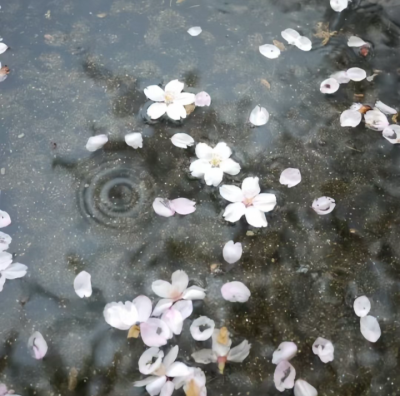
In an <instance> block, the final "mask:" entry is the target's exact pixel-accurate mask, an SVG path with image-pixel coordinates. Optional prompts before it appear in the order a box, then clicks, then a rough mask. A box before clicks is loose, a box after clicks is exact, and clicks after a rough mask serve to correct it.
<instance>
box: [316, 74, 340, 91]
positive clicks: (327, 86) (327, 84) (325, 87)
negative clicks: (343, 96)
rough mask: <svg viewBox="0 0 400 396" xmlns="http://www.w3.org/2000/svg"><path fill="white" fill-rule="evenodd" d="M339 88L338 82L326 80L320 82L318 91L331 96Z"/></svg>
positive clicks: (330, 79) (332, 79)
mask: <svg viewBox="0 0 400 396" xmlns="http://www.w3.org/2000/svg"><path fill="white" fill-rule="evenodd" d="M339 87H340V84H339V83H338V81H337V80H336V79H334V78H332V77H331V78H328V79H326V80H324V81H322V83H321V86H320V88H319V90H320V91H321V92H322V93H324V94H333V93H335V92H336V91H337V90H338V89H339Z"/></svg>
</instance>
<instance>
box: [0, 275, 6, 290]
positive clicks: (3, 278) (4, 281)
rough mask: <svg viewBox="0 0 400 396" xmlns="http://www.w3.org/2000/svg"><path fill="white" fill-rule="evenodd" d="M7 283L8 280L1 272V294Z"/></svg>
mask: <svg viewBox="0 0 400 396" xmlns="http://www.w3.org/2000/svg"><path fill="white" fill-rule="evenodd" d="M5 283H6V278H5V277H4V276H2V275H1V272H0V292H1V291H3V286H4V284H5Z"/></svg>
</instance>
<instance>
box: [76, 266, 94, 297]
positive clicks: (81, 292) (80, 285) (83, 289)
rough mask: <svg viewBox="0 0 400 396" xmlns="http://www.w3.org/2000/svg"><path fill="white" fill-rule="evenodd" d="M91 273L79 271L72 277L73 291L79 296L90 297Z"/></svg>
mask: <svg viewBox="0 0 400 396" xmlns="http://www.w3.org/2000/svg"><path fill="white" fill-rule="evenodd" d="M91 278H92V277H91V275H90V274H89V273H88V272H86V271H82V272H80V273H79V274H78V275H77V276H76V277H75V279H74V289H75V293H76V294H77V295H78V296H79V297H80V298H83V297H90V296H91V295H92V283H91Z"/></svg>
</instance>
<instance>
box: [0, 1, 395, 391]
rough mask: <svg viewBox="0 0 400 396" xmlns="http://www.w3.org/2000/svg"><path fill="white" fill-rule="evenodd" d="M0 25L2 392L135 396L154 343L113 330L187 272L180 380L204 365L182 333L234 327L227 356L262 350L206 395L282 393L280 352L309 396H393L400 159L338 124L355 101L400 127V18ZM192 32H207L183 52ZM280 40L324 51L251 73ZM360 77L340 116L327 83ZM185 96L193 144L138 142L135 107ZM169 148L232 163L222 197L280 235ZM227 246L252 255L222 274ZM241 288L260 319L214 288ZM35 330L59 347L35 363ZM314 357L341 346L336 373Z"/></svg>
mask: <svg viewBox="0 0 400 396" xmlns="http://www.w3.org/2000/svg"><path fill="white" fill-rule="evenodd" d="M1 6H2V8H1V11H0V21H1V26H0V33H1V36H2V37H3V38H4V42H6V43H7V44H8V45H9V46H10V47H11V49H10V50H9V51H7V52H6V53H4V54H2V55H1V57H0V60H1V62H2V63H3V65H4V64H6V65H8V66H9V67H10V69H11V74H10V76H9V77H8V79H7V80H6V81H5V82H3V83H1V85H0V106H1V130H0V168H5V174H4V175H0V189H1V191H2V193H1V202H0V208H1V209H2V210H6V211H7V212H9V213H10V215H11V217H12V219H13V223H12V225H11V226H9V227H8V228H7V229H5V230H3V231H6V232H7V233H8V234H10V235H11V236H12V237H13V242H12V245H11V248H10V252H12V253H15V255H16V257H17V259H18V261H20V262H22V263H25V264H27V265H28V266H29V272H28V275H27V276H26V277H25V278H22V279H19V280H15V281H7V283H6V285H5V286H4V290H3V292H2V293H1V294H0V382H5V383H7V384H8V385H9V387H10V388H14V389H15V390H16V392H17V393H18V394H21V395H25V396H28V395H68V394H70V395H88V396H89V395H118V396H123V395H139V394H144V393H145V391H144V389H143V388H134V387H133V386H132V383H133V381H134V380H137V379H139V378H140V374H139V371H138V367H137V361H138V358H139V356H140V355H141V353H142V352H143V350H144V349H145V348H144V346H143V344H142V342H141V341H140V340H127V339H126V332H123V331H119V330H116V329H112V328H110V327H109V326H108V325H107V324H106V323H105V321H104V318H103V314H102V311H103V308H104V306H105V304H106V303H107V302H111V301H120V300H122V301H125V300H132V299H133V298H134V297H135V296H137V295H138V294H142V293H143V294H146V295H148V296H150V298H152V299H153V301H157V299H156V296H155V295H154V293H153V292H152V290H151V282H152V281H154V280H156V279H169V278H170V275H171V273H172V272H173V271H174V270H177V269H183V270H185V271H186V272H187V273H188V275H189V277H190V279H191V283H193V284H197V285H199V286H202V287H205V288H206V289H207V297H206V299H205V300H204V301H200V302H195V304H194V307H195V309H194V313H193V314H192V316H191V318H190V319H188V320H186V322H185V324H184V331H183V333H182V335H181V336H178V337H176V338H175V339H174V340H172V342H171V343H170V344H172V345H174V344H175V343H178V344H179V345H180V354H179V359H180V360H181V361H183V362H185V363H188V364H194V362H193V361H192V360H191V358H190V355H191V353H193V352H194V351H195V350H197V349H199V348H201V347H202V346H203V344H202V343H196V342H195V341H194V340H193V339H192V338H191V335H190V332H189V326H190V323H191V321H192V320H193V319H194V318H196V317H198V316H199V315H201V314H205V315H207V316H209V317H211V318H213V319H214V320H215V322H216V325H217V326H218V327H220V326H223V325H225V326H228V328H229V329H230V331H231V332H232V334H233V340H234V345H235V344H236V343H238V342H240V341H241V340H243V339H245V338H247V339H249V340H250V342H251V343H252V345H253V347H252V350H251V353H250V356H249V357H248V358H247V359H246V360H245V361H244V363H243V364H230V365H229V366H227V369H226V373H225V375H223V376H222V375H220V374H218V370H217V367H216V365H208V366H204V370H205V372H206V375H207V380H208V384H207V388H208V393H209V395H211V396H214V395H260V394H265V395H267V394H268V395H271V396H272V395H279V394H281V393H280V392H278V391H277V390H276V389H275V387H274V383H273V372H274V369H275V366H274V365H273V364H272V363H271V356H272V352H273V350H274V349H275V348H276V346H277V345H278V344H279V343H280V342H281V341H285V340H292V341H294V342H296V343H297V345H298V346H299V350H300V352H299V354H298V355H297V357H296V358H294V359H293V361H292V364H293V365H294V366H295V367H296V370H297V378H304V379H307V381H309V382H310V383H312V384H313V385H314V386H315V387H316V388H317V389H318V390H319V395H322V396H330V395H341V396H378V395H379V396H382V395H385V396H386V395H388V396H389V395H391V396H395V395H399V394H400V378H399V376H398V370H399V367H398V362H399V359H400V356H399V345H400V343H399V331H400V329H399V320H400V317H399V314H400V311H399V308H398V307H399V303H400V282H399V272H400V271H399V268H400V267H399V266H400V260H399V255H400V248H399V243H398V236H399V233H400V225H399V220H398V219H399V215H400V204H399V198H400V184H399V180H400V171H399V166H400V156H399V147H397V146H393V145H391V144H389V143H388V142H387V141H386V140H385V139H383V138H382V136H381V134H380V133H379V132H373V131H371V130H367V129H365V127H364V126H363V125H360V126H359V127H357V128H354V129H350V128H341V127H340V124H339V115H340V113H341V112H342V111H343V110H345V109H346V108H348V107H349V106H350V105H351V103H353V101H363V102H364V103H371V104H373V103H374V102H375V100H376V99H377V98H379V99H380V100H382V101H384V102H385V103H387V104H389V105H391V106H393V107H397V108H399V105H400V101H399V95H400V88H399V80H400V77H399V75H400V69H399V67H400V66H399V63H398V59H399V56H400V51H399V44H400V43H399V41H400V39H399V37H400V3H399V1H398V0H383V1H379V0H375V1H372V0H371V1H367V0H360V1H354V2H353V4H352V6H351V7H350V9H348V10H346V11H344V12H342V13H340V14H338V13H335V12H333V11H332V10H331V8H330V6H329V1H328V0H323V1H322V0H318V1H314V0H308V1H293V0H280V1H276V0H249V1H239V0H237V1H233V0H227V1H220V0H202V1H199V0H184V1H181V2H178V3H177V2H176V0H172V1H171V2H169V0H164V1H163V0H157V1H155V0H146V1H138V0H114V1H111V0H109V1H105V0H101V1H99V0H96V1H94V0H87V1H84V2H83V1H77V0H75V1H72V0H65V1H62V2H58V1H48V0H40V1H39V0H37V1H32V0H30V1H22V0H14V1H12V2H11V1H9V2H2V4H1ZM320 22H322V23H329V26H330V31H331V32H334V31H336V32H337V34H336V35H333V36H332V37H330V40H329V42H328V43H327V44H326V45H322V44H321V43H322V40H323V38H319V37H314V36H313V35H314V34H315V33H316V27H317V24H318V23H320ZM191 26H201V27H202V28H203V33H202V34H201V35H200V36H198V37H191V36H189V35H188V34H187V33H186V30H187V29H188V28H189V27H191ZM288 27H291V28H295V29H297V30H299V31H300V32H301V33H302V34H303V35H305V36H307V37H309V38H311V39H312V41H313V50H312V51H311V52H301V51H299V50H297V49H296V48H294V47H290V46H288V45H287V46H286V47H287V51H284V52H283V53H282V54H281V56H280V57H279V58H278V59H276V60H269V59H266V58H264V57H263V56H261V55H260V54H259V52H258V46H259V45H261V44H265V43H271V42H272V40H273V39H276V40H279V41H283V39H282V38H281V37H280V31H281V30H283V29H285V28H288ZM325 32H326V30H325ZM351 34H356V35H358V36H360V37H362V38H363V39H364V40H366V41H369V42H371V43H373V50H372V51H371V52H370V54H369V55H368V56H367V57H366V58H364V57H362V56H361V55H360V54H359V53H358V51H357V50H354V49H352V48H349V47H348V46H347V44H346V43H347V37H348V36H349V35H351ZM289 47H290V48H289ZM354 66H359V67H362V68H365V69H366V70H367V72H368V74H372V73H373V71H374V70H379V72H377V73H379V75H378V77H376V78H375V80H374V81H373V82H372V83H369V82H367V81H362V82H358V83H353V82H351V83H349V84H347V85H342V86H341V88H340V90H339V91H338V92H337V93H336V94H335V95H332V96H326V95H322V94H321V93H320V92H319V84H320V82H321V81H322V80H324V79H325V78H327V77H328V76H329V75H330V74H331V73H332V72H335V71H337V70H344V69H347V68H349V67H354ZM175 78H179V79H180V80H182V81H184V82H185V83H186V84H187V86H189V87H190V88H188V90H189V91H190V90H191V89H192V91H193V92H198V91H202V90H205V91H207V92H208V93H210V95H211V97H212V105H211V107H210V108H207V107H206V108H197V109H196V110H195V112H194V113H193V114H192V115H190V116H189V117H188V118H187V119H186V120H185V121H184V122H183V123H172V122H165V121H162V122H157V123H153V124H148V123H147V122H145V121H144V119H143V117H142V113H143V112H142V109H143V106H144V105H145V103H146V98H145V95H144V94H143V89H144V88H145V87H146V86H148V85H150V84H164V83H166V82H168V81H170V80H171V79H175ZM262 80H266V81H268V83H269V84H270V88H268V87H267V86H266V84H265V82H263V81H262ZM355 94H358V95H364V96H354V95H355ZM257 104H261V105H262V106H265V107H266V108H267V109H268V110H269V111H270V113H271V118H270V121H269V123H268V124H267V125H265V126H262V127H258V128H252V127H251V126H250V124H249V123H248V122H247V119H248V115H249V112H250V111H251V109H252V108H253V107H254V106H255V105H257ZM133 131H138V132H142V133H143V136H144V147H143V149H139V150H132V149H131V148H130V147H128V146H126V144H125V142H124V135H125V134H126V133H129V132H133ZM176 132H186V133H189V134H190V135H191V136H193V138H194V139H195V140H196V141H197V142H200V141H203V142H206V143H210V144H215V143H217V142H219V141H225V142H226V143H227V144H228V145H229V146H230V147H232V149H233V150H234V158H235V160H237V161H238V162H240V164H241V166H242V171H241V172H240V173H239V175H238V176H235V177H225V180H226V181H230V182H234V183H239V182H240V181H241V180H242V179H243V178H244V177H246V176H258V177H260V184H261V187H262V191H264V192H274V193H275V194H276V195H277V199H278V206H277V208H276V209H275V210H274V211H273V212H270V213H268V215H267V219H268V222H269V225H268V228H266V229H253V228H252V227H250V226H248V225H247V223H246V222H245V221H244V220H243V221H242V222H238V223H235V224H234V225H232V224H228V223H226V222H225V221H224V220H223V218H222V213H223V209H224V207H225V206H226V201H225V200H223V199H222V198H221V197H220V195H219V193H218V190H217V189H216V188H212V187H208V186H205V185H204V184H203V182H202V181H201V180H198V179H193V178H192V177H191V176H190V175H189V164H190V160H191V159H192V158H193V157H194V150H193V148H191V149H188V150H182V149H179V148H176V147H174V146H173V145H172V144H171V142H170V141H169V138H170V137H171V136H172V135H173V134H174V133H176ZM99 133H106V134H108V135H109V140H110V142H109V143H108V144H107V145H106V146H105V147H104V150H100V151H98V152H96V153H93V154H92V153H89V152H87V151H86V150H85V148H84V146H85V143H86V141H87V139H88V138H89V137H90V136H92V135H94V134H99ZM287 167H296V168H299V169H300V170H301V172H302V176H303V180H302V182H301V184H299V185H298V186H296V187H295V188H292V189H287V188H286V187H284V186H282V185H280V184H279V175H280V173H281V171H282V170H283V169H285V168H287ZM321 195H328V196H331V197H333V198H334V199H335V200H336V202H337V206H336V208H335V210H334V211H333V212H332V213H331V214H330V215H328V216H318V215H316V214H315V213H314V212H313V211H312V209H311V208H310V206H311V203H312V201H313V199H315V198H317V197H319V196H321ZM157 196H160V197H169V198H175V197H178V196H185V197H187V198H190V199H194V200H196V201H197V202H198V204H197V211H196V212H195V213H194V214H192V215H190V216H187V217H180V216H175V217H172V218H168V219H167V218H162V217H158V216H156V215H155V214H154V212H153V209H152V207H151V203H152V201H153V200H154V198H155V197H157ZM249 231H250V232H249ZM230 239H234V240H235V241H240V242H242V244H243V245H244V256H243V258H242V260H241V261H240V262H239V263H237V264H235V265H233V266H230V267H229V268H228V266H227V265H226V264H223V259H222V246H223V245H224V243H225V242H226V241H228V240H230ZM218 263H219V264H220V267H219V271H217V272H212V271H211V270H210V266H211V265H212V264H218ZM82 270H86V271H88V272H89V273H91V275H92V284H93V287H94V293H93V295H92V297H91V298H89V299H80V298H79V297H78V296H77V295H76V294H75V292H74V289H73V286H72V285H73V280H74V277H75V276H76V274H78V273H79V272H80V271H82ZM232 280H242V281H243V282H244V283H246V285H247V286H248V287H249V288H250V290H251V291H252V297H251V299H250V300H249V301H248V303H245V304H232V303H228V302H225V301H224V300H222V298H221V296H220V291H219V289H220V287H221V285H222V284H223V283H225V282H227V281H232ZM362 294H365V295H367V296H369V297H370V299H371V301H372V311H371V313H372V314H373V315H375V316H376V317H377V318H378V319H379V322H380V325H381V328H382V334H383V335H382V337H381V339H380V340H379V341H378V342H377V343H376V344H371V343H369V342H367V341H366V340H365V339H364V338H363V337H362V336H361V334H360V331H359V320H358V318H357V317H356V316H355V315H354V312H353V309H352V304H353V300H354V297H355V296H358V295H362ZM34 330H38V331H40V332H41V333H42V334H43V335H44V337H45V338H46V339H47V341H48V344H49V352H48V354H47V356H46V357H45V359H44V360H43V361H36V360H34V359H32V358H31V357H30V355H29V352H28V351H27V348H26V343H27V340H28V338H29V336H30V334H31V333H32V332H33V331H34ZM318 336H322V337H325V338H328V339H331V340H332V342H333V343H334V345H335V360H334V361H333V362H331V363H329V364H326V365H325V364H323V363H321V361H320V360H319V358H318V357H317V356H315V355H313V354H312V351H311V345H312V343H313V342H314V340H315V339H316V338H317V337H318ZM68 388H70V389H74V390H68ZM179 392H182V391H179ZM179 392H176V394H181V393H179ZM285 394H292V391H287V392H286V393H285Z"/></svg>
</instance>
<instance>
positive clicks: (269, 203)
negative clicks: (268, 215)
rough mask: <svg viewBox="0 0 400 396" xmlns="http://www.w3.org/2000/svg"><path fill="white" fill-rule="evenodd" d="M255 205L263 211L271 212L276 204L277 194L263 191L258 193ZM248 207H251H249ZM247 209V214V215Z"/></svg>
mask: <svg viewBox="0 0 400 396" xmlns="http://www.w3.org/2000/svg"><path fill="white" fill-rule="evenodd" d="M253 206H254V207H255V208H257V209H259V210H261V211H262V212H270V211H271V210H273V209H274V208H275V206H276V196H275V194H267V193H262V194H258V195H256V196H255V197H254V198H253ZM247 209H251V207H250V208H247ZM247 209H246V216H247Z"/></svg>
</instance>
